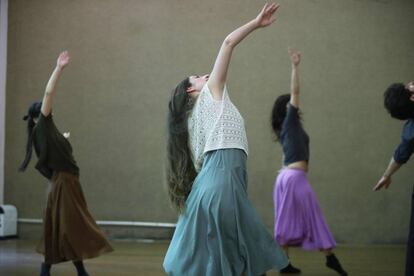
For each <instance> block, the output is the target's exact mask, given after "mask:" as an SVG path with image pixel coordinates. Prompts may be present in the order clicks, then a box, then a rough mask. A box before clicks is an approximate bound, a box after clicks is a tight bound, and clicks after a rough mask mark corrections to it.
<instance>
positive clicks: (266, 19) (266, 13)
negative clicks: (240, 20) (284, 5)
mask: <svg viewBox="0 0 414 276" xmlns="http://www.w3.org/2000/svg"><path fill="white" fill-rule="evenodd" d="M279 7H280V5H279V4H276V3H272V4H270V5H269V4H268V3H266V4H265V5H264V7H263V9H262V11H261V12H260V13H259V15H258V16H257V17H256V23H257V26H258V27H259V28H263V27H267V26H269V25H270V24H272V23H273V22H275V20H276V17H274V16H273V15H274V13H275V12H276V11H277V9H278V8H279Z"/></svg>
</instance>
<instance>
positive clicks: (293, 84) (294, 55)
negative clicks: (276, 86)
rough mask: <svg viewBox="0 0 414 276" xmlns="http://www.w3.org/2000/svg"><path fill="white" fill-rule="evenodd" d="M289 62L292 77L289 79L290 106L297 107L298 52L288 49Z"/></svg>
mask: <svg viewBox="0 0 414 276" xmlns="http://www.w3.org/2000/svg"><path fill="white" fill-rule="evenodd" d="M288 52H289V56H290V61H291V63H292V75H291V79H290V104H291V105H293V106H294V107H296V108H298V107H299V76H298V67H299V63H300V52H299V51H298V50H295V49H291V48H289V50H288Z"/></svg>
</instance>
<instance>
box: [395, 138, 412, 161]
mask: <svg viewBox="0 0 414 276" xmlns="http://www.w3.org/2000/svg"><path fill="white" fill-rule="evenodd" d="M413 152H414V139H411V140H407V139H404V138H403V139H402V140H401V143H400V145H399V146H398V147H397V149H396V150H395V152H394V160H395V162H397V163H398V164H405V163H406V162H407V161H408V160H409V159H410V157H411V155H412V154H413Z"/></svg>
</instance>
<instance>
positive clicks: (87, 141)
mask: <svg viewBox="0 0 414 276" xmlns="http://www.w3.org/2000/svg"><path fill="white" fill-rule="evenodd" d="M280 3H281V5H282V7H281V8H280V11H279V12H278V20H277V21H276V23H275V24H274V25H273V26H271V27H269V28H267V29H264V30H259V31H257V32H255V33H253V34H252V35H251V36H250V37H248V38H247V39H246V40H245V41H243V42H242V43H241V44H240V45H239V46H238V47H237V48H236V50H235V52H234V56H233V60H232V64H231V67H230V71H229V75H228V83H227V85H228V88H229V92H230V96H231V98H232V100H233V102H234V103H235V104H236V106H238V108H239V109H240V111H241V113H242V115H243V116H244V118H245V122H246V128H247V134H248V139H249V147H250V156H249V161H248V167H249V171H248V172H249V181H250V182H249V190H248V191H249V195H250V198H251V200H252V202H253V204H254V206H255V207H256V208H257V210H258V212H259V213H260V215H261V217H262V218H263V220H264V221H265V223H266V225H267V226H268V228H269V231H273V221H274V217H273V202H272V192H273V183H274V178H275V176H276V175H277V171H278V169H279V168H280V165H281V158H282V156H281V150H280V146H279V145H278V144H276V143H275V142H274V141H273V139H274V137H273V136H272V134H271V131H270V126H269V114H270V110H271V108H272V104H273V101H274V99H275V98H276V97H277V96H278V95H280V94H282V93H287V92H288V91H289V78H290V65H289V60H288V56H287V47H288V46H294V47H297V48H299V49H300V50H301V51H302V55H303V61H302V64H301V66H300V81H301V91H302V95H303V96H302V100H301V104H302V111H303V114H304V121H303V123H304V126H305V128H306V130H307V131H308V133H309V135H310V137H311V161H310V174H309V176H310V180H311V183H312V185H313V188H314V189H315V192H316V193H317V196H318V198H319V201H320V204H321V207H322V209H323V211H324V214H325V216H326V219H327V221H328V223H329V225H330V228H331V230H332V231H333V233H334V236H335V238H336V239H337V241H338V242H340V243H402V242H404V241H405V240H406V235H407V229H408V217H409V211H408V210H409V204H410V195H411V189H412V185H413V184H414V180H413V179H414V178H413V163H412V162H411V163H409V164H407V165H406V166H405V167H403V168H402V169H401V171H400V172H398V174H397V175H396V176H395V177H394V179H393V184H392V187H391V188H390V189H389V190H388V191H381V192H378V193H374V192H372V191H371V189H372V187H373V185H374V184H375V183H376V181H377V180H378V178H379V177H380V175H381V174H382V173H383V170H384V169H385V167H386V165H387V163H388V161H389V158H390V157H391V154H392V152H393V150H394V148H395V147H396V146H397V144H398V142H399V136H400V131H401V128H402V122H398V121H396V120H392V119H391V118H390V117H389V116H388V114H387V113H386V111H385V110H384V108H383V106H382V93H383V91H384V90H385V88H386V87H387V85H388V84H389V83H391V82H394V81H407V80H410V79H412V78H413V77H414V76H413V67H414V66H413V65H414V52H413V45H414V43H413V42H414V39H413V35H412V26H414V17H413V16H412V11H413V10H414V2H412V1H408V0H407V1H386V0H382V1H369V0H360V1H357V0H347V1H343V0H332V1H325V0H312V1H311V0H309V1H300V0H289V1H288V0H282V1H280ZM262 5H263V1H248V0H240V1H223V0H220V1H219V0H211V1H193V0H173V1H171V0H164V1H161V0H160V1H158V0H156V1H132V0H130V1H115V0H99V1H98V0H90V1H80V0H75V1H63V0H62V1H52V0H40V1H28V0H26V1H24V0H13V1H10V2H9V10H8V11H9V21H8V25H9V27H8V60H7V90H6V106H7V108H6V148H5V201H6V202H7V203H8V204H14V205H16V206H17V208H18V210H19V216H20V218H28V219H40V218H41V215H42V206H43V203H44V201H45V198H46V187H47V181H46V180H45V179H43V178H42V177H41V176H40V175H39V174H38V173H37V172H36V171H35V170H34V168H33V163H34V162H32V164H31V166H30V167H29V169H28V170H27V172H25V173H19V172H17V167H18V165H19V162H21V160H22V158H23V155H24V143H25V139H26V133H25V124H24V122H23V121H22V117H23V115H24V114H25V112H26V109H27V106H28V105H29V104H30V103H31V102H32V101H34V100H40V99H41V97H42V94H43V90H44V87H45V85H46V82H47V80H48V77H49V75H50V73H51V70H52V68H53V66H54V65H55V60H56V57H57V55H58V53H59V52H60V51H61V50H65V49H67V50H69V51H70V53H71V55H72V59H71V63H70V65H69V66H68V67H67V68H66V69H65V71H64V73H63V76H62V78H61V80H60V82H59V85H58V88H57V95H56V100H55V105H54V118H55V121H56V123H57V125H58V127H59V129H60V130H61V131H62V132H63V131H70V132H71V137H70V140H71V143H72V146H73V148H74V155H75V158H76V160H77V161H78V163H79V166H80V169H81V183H82V185H83V189H84V192H85V195H86V198H87V202H88V206H89V209H90V210H91V212H92V214H93V215H94V216H95V218H96V219H97V220H101V221H129V222H163V223H175V221H176V214H175V212H174V211H172V210H171V209H170V207H169V203H168V199H167V196H166V192H165V188H164V182H163V181H164V171H163V168H164V164H165V134H166V114H167V113H166V111H167V101H168V99H169V92H170V90H171V89H172V88H173V87H174V86H175V84H176V83H178V82H179V81H180V80H181V79H183V78H184V77H185V76H187V75H189V74H202V73H208V72H209V70H210V69H211V67H212V64H213V62H214V58H215V55H216V54H217V51H218V48H219V46H220V43H221V41H222V40H223V38H224V37H225V36H226V35H227V34H228V33H229V32H231V31H232V30H233V29H234V28H236V27H237V26H239V25H240V24H242V23H245V22H247V21H248V20H250V19H252V18H253V17H255V16H256V14H257V13H258V11H259V10H260V8H261V7H262ZM103 227H104V229H105V230H106V231H107V233H108V234H109V235H110V236H111V237H159V238H168V237H169V236H170V235H171V232H172V228H148V227H130V226H122V227H121V226H120V227H113V226H111V227H109V226H108V227H107V226H103ZM19 230H20V234H21V236H23V237H37V235H38V233H39V231H40V224H29V223H23V222H22V223H20V224H19Z"/></svg>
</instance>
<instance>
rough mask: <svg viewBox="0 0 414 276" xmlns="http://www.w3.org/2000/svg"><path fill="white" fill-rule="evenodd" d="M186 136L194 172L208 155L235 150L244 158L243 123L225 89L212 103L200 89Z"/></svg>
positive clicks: (244, 135) (245, 143)
mask: <svg viewBox="0 0 414 276" xmlns="http://www.w3.org/2000/svg"><path fill="white" fill-rule="evenodd" d="M188 132H189V136H190V148H191V152H192V154H193V162H194V166H195V168H196V170H197V171H199V170H200V169H201V166H202V165H203V158H204V154H205V153H206V152H208V151H212V150H217V149H228V148H236V149H242V150H244V152H246V154H248V145H247V137H246V130H245V128H244V120H243V117H242V116H241V115H240V112H239V111H238V110H237V108H236V107H235V106H234V104H233V103H232V102H231V101H230V98H229V95H228V92H227V88H226V86H224V90H223V97H222V99H221V100H215V99H214V98H213V95H212V94H211V92H210V89H209V88H208V86H207V84H205V85H204V87H203V89H202V90H201V92H200V94H199V95H198V97H197V100H196V102H195V104H194V107H193V110H192V111H191V114H190V115H189V117H188Z"/></svg>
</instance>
